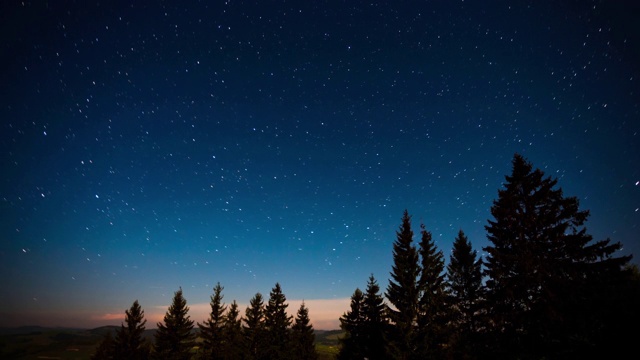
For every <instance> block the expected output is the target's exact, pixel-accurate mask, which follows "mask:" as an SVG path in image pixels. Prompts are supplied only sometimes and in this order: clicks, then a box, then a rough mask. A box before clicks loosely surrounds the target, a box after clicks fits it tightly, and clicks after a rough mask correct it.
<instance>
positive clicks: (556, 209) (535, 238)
mask: <svg viewBox="0 0 640 360" xmlns="http://www.w3.org/2000/svg"><path fill="white" fill-rule="evenodd" d="M512 165H513V168H512V173H511V175H510V176H506V177H505V178H506V183H505V184H504V188H503V189H500V190H499V191H498V199H497V200H495V201H494V202H493V206H492V207H491V215H492V216H493V219H494V220H489V224H488V225H487V226H486V230H487V233H488V239H489V241H490V242H491V244H492V245H490V246H487V247H485V248H484V250H485V251H486V252H487V253H488V256H487V260H486V275H488V277H489V279H488V280H487V283H486V284H487V290H488V292H487V300H488V301H487V305H488V310H489V311H490V313H489V314H490V316H491V318H492V321H493V323H494V324H495V327H494V330H495V332H494V334H493V336H492V337H493V338H496V339H497V340H499V341H498V343H497V344H496V348H495V351H499V352H502V353H505V354H507V356H511V357H516V356H535V357H555V356H560V355H559V354H563V355H562V356H564V357H566V356H574V355H575V354H576V353H577V351H579V350H578V349H581V348H586V347H588V346H590V345H591V344H590V341H589V340H585V339H589V338H590V337H593V332H594V331H596V329H593V328H592V327H593V325H594V323H595V321H594V320H595V319H593V318H591V317H592V316H594V315H593V314H594V312H597V311H596V308H593V306H597V305H596V304H593V303H592V302H591V301H590V299H591V297H592V295H593V294H592V293H593V292H592V291H591V290H590V289H589V288H590V286H591V285H592V284H594V282H597V283H598V286H597V287H600V286H601V285H604V282H602V281H599V280H598V279H601V278H602V276H603V274H605V275H606V276H609V274H615V273H619V272H620V269H621V267H622V266H623V265H624V264H626V263H627V262H628V261H629V259H630V257H618V258H615V257H612V255H613V254H614V253H615V252H616V251H618V250H619V249H620V248H621V245H620V244H619V243H613V244H611V243H610V240H609V239H607V240H601V241H597V242H595V243H593V242H592V237H591V236H590V235H589V234H587V233H586V229H585V228H584V223H585V221H586V219H587V217H588V215H589V212H588V211H586V210H579V202H578V199H577V198H576V197H565V196H564V195H563V192H562V189H560V188H556V185H557V180H556V179H551V178H550V177H545V175H544V173H543V172H542V171H541V170H539V169H536V170H533V166H532V165H531V164H530V163H529V162H528V161H526V160H525V159H524V158H523V157H522V156H521V155H519V154H515V155H514V158H513V162H512ZM613 276H615V275H613ZM596 293H597V291H596ZM587 305H589V306H592V308H585V306H587ZM585 320H586V321H585Z"/></svg>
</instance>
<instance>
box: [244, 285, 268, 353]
mask: <svg viewBox="0 0 640 360" xmlns="http://www.w3.org/2000/svg"><path fill="white" fill-rule="evenodd" d="M264 311H265V310H264V301H263V298H262V294H261V293H256V294H255V296H254V297H253V298H251V300H250V301H249V306H248V307H247V310H246V311H245V317H244V323H245V324H246V325H244V326H243V327H242V333H243V336H244V343H245V349H246V353H245V355H246V358H247V359H251V360H258V359H263V358H264V357H265V356H266V347H267V344H268V342H267V338H266V329H265V323H264Z"/></svg>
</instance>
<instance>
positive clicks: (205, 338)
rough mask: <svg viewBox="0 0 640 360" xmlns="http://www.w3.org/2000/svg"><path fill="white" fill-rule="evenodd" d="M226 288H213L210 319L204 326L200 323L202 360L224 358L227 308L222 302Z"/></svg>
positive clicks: (219, 286) (217, 285)
mask: <svg viewBox="0 0 640 360" xmlns="http://www.w3.org/2000/svg"><path fill="white" fill-rule="evenodd" d="M222 290H224V287H222V286H221V285H220V283H217V284H216V286H215V287H214V288H213V295H211V302H210V304H211V312H210V313H209V318H208V319H207V320H205V321H204V322H203V323H202V324H201V323H198V327H199V328H200V337H201V338H202V344H201V346H200V347H201V358H202V359H222V358H223V356H222V355H223V344H222V343H223V337H222V327H223V325H224V312H225V310H226V309H227V307H226V306H225V305H224V303H223V302H222V299H223V298H224V295H222Z"/></svg>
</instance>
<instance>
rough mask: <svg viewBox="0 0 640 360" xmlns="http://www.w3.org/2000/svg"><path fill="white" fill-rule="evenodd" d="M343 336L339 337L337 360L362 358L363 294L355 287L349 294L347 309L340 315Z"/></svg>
mask: <svg viewBox="0 0 640 360" xmlns="http://www.w3.org/2000/svg"><path fill="white" fill-rule="evenodd" d="M340 327H341V328H342V330H344V331H345V336H344V337H343V338H341V339H340V345H341V347H340V353H339V354H338V359H339V360H348V359H364V358H365V355H364V354H365V349H364V347H365V346H364V343H365V338H364V294H363V293H362V290H360V289H357V288H356V290H355V291H354V292H353V295H351V304H350V308H349V311H347V312H346V313H344V314H343V315H342V316H341V317H340Z"/></svg>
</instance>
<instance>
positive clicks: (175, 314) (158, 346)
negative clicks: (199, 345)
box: [154, 288, 195, 360]
mask: <svg viewBox="0 0 640 360" xmlns="http://www.w3.org/2000/svg"><path fill="white" fill-rule="evenodd" d="M188 312H189V307H188V306H187V301H186V300H185V298H184V297H183V296H182V288H181V289H180V290H178V291H176V292H175V294H174V297H173V302H172V303H171V305H170V306H169V309H168V310H167V313H166V314H165V316H164V324H163V323H162V322H159V323H158V330H157V331H156V333H155V338H156V343H155V354H154V355H155V358H156V359H163V360H186V359H190V358H191V350H192V348H193V346H194V345H195V343H194V340H195V336H194V334H193V332H192V330H193V320H191V319H189V315H187V313H188Z"/></svg>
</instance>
